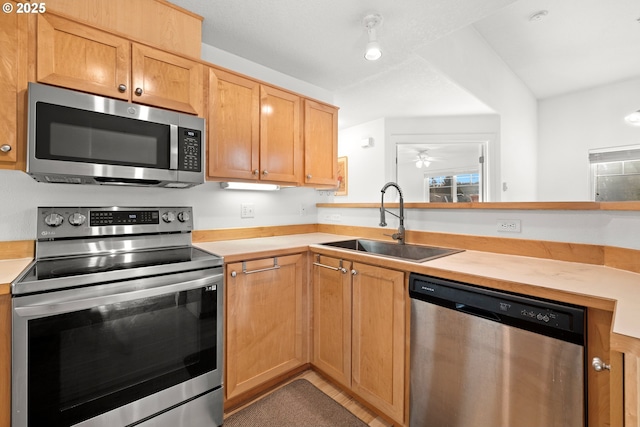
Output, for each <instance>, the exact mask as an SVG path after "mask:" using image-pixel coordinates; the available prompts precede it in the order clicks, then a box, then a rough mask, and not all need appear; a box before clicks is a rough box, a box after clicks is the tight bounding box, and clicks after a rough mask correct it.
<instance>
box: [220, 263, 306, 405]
mask: <svg viewBox="0 0 640 427" xmlns="http://www.w3.org/2000/svg"><path fill="white" fill-rule="evenodd" d="M305 268H306V254H297V255H289V256H283V257H277V258H266V259H260V260H254V261H247V262H244V263H242V262H240V263H234V264H228V265H227V267H226V287H225V292H226V316H225V318H226V325H225V329H226V334H225V337H226V345H225V364H226V379H225V393H226V399H230V398H234V397H236V396H238V395H241V394H243V393H246V392H249V391H251V390H252V389H254V388H256V387H259V386H261V385H263V384H265V383H266V382H268V381H269V380H272V379H274V378H277V377H279V376H282V375H284V374H286V373H287V372H289V371H291V370H293V369H295V368H297V367H299V366H301V365H303V364H305V363H307V362H308V357H307V355H306V351H307V350H306V348H305V347H306V346H305V342H306V337H307V334H308V332H307V331H308V323H307V322H306V320H305V318H306V316H305V310H304V308H305V302H304V301H305V296H304V295H305V293H306V289H305V285H304V283H305V282H306V274H305V272H304V270H305Z"/></svg>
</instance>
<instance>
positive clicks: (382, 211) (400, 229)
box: [380, 182, 405, 245]
mask: <svg viewBox="0 0 640 427" xmlns="http://www.w3.org/2000/svg"><path fill="white" fill-rule="evenodd" d="M389 187H395V188H396V189H397V190H398V194H399V195H400V212H398V215H396V214H394V213H393V212H389V211H388V210H386V209H385V208H384V193H385V191H387V188H389ZM380 192H381V193H382V200H381V201H380V227H386V226H387V222H386V219H385V212H389V213H390V214H391V215H393V216H395V217H397V218H398V219H400V226H399V227H398V232H397V233H393V234H392V235H391V237H392V238H393V239H394V240H397V241H398V244H399V245H404V238H405V236H404V232H405V229H404V197H403V196H402V189H401V188H400V186H399V185H398V184H396V183H395V182H387V183H386V184H385V185H384V186H383V187H382V190H380Z"/></svg>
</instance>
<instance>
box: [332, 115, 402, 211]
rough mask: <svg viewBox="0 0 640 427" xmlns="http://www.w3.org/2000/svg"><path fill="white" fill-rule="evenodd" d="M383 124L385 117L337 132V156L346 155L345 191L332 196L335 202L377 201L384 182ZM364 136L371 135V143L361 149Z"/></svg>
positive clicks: (384, 147)
mask: <svg viewBox="0 0 640 427" xmlns="http://www.w3.org/2000/svg"><path fill="white" fill-rule="evenodd" d="M385 123H386V120H385V119H379V120H374V121H371V122H367V123H363V124H361V125H358V126H353V127H350V128H348V129H345V130H343V131H340V132H339V133H338V156H339V157H342V156H347V165H348V194H347V195H346V196H336V197H335V199H334V201H335V202H336V203H345V202H350V203H355V202H372V201H376V202H379V201H380V189H381V188H382V186H383V185H384V184H385V183H386V175H385V153H386V149H387V148H386V134H385V126H386V125H385ZM364 138H373V145H372V146H371V147H367V148H362V147H361V146H360V141H361V140H362V139H364ZM394 156H395V155H394Z"/></svg>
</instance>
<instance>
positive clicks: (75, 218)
mask: <svg viewBox="0 0 640 427" xmlns="http://www.w3.org/2000/svg"><path fill="white" fill-rule="evenodd" d="M86 220H87V217H86V216H84V215H82V214H81V213H79V212H76V213H73V214H71V215H69V224H71V225H74V226H76V227H78V226H81V225H82V224H84V222H85V221H86Z"/></svg>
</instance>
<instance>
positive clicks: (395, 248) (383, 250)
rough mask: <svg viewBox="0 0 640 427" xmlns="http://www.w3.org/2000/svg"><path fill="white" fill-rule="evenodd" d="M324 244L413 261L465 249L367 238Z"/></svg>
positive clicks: (434, 257) (420, 260) (426, 259)
mask: <svg viewBox="0 0 640 427" xmlns="http://www.w3.org/2000/svg"><path fill="white" fill-rule="evenodd" d="M323 245H324V246H333V247H336V248H342V249H350V250H352V251H358V252H367V253H371V254H376V255H382V256H386V257H392V258H399V259H403V260H406V261H413V262H425V261H429V260H432V259H436V258H440V257H443V256H447V255H451V254H455V253H458V252H462V251H463V250H462V249H448V248H440V247H437V246H420V245H410V244H404V245H399V244H397V243H391V242H381V241H378V240H366V239H352V240H343V241H339V242H330V243H323Z"/></svg>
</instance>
